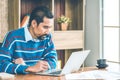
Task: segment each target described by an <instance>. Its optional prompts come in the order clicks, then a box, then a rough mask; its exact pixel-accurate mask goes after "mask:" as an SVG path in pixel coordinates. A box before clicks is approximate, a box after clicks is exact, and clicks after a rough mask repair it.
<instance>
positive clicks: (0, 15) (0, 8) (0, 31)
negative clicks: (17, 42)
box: [0, 0, 8, 42]
mask: <svg viewBox="0 0 120 80" xmlns="http://www.w3.org/2000/svg"><path fill="white" fill-rule="evenodd" d="M7 31H8V0H2V1H1V2H0V42H2V40H3V38H4V36H5V34H6V32H7Z"/></svg>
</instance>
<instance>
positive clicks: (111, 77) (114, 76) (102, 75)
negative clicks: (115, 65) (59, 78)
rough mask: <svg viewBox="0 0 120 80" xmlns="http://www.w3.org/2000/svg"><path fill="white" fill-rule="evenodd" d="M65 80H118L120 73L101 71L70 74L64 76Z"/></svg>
mask: <svg viewBox="0 0 120 80" xmlns="http://www.w3.org/2000/svg"><path fill="white" fill-rule="evenodd" d="M65 77H66V80H76V79H105V80H118V79H120V73H118V72H109V71H103V70H93V71H86V72H81V73H72V74H68V75H66V76H65Z"/></svg>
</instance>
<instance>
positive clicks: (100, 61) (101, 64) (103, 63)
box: [97, 59, 108, 69]
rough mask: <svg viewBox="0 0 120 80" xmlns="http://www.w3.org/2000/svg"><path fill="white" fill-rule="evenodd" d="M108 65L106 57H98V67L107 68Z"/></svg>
mask: <svg viewBox="0 0 120 80" xmlns="http://www.w3.org/2000/svg"><path fill="white" fill-rule="evenodd" d="M107 66H108V65H107V64H106V59H98V60H97V67H98V68H99V69H100V68H106V67H107Z"/></svg>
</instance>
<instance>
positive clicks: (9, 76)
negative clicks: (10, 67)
mask: <svg viewBox="0 0 120 80" xmlns="http://www.w3.org/2000/svg"><path fill="white" fill-rule="evenodd" d="M14 77H15V75H13V74H9V73H4V72H2V73H0V80H6V79H11V80H13V79H14Z"/></svg>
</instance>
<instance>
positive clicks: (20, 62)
mask: <svg viewBox="0 0 120 80" xmlns="http://www.w3.org/2000/svg"><path fill="white" fill-rule="evenodd" d="M13 62H14V63H15V64H22V65H26V64H25V62H24V60H23V58H18V59H15V60H14V61H13Z"/></svg>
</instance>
